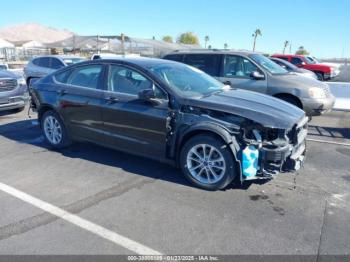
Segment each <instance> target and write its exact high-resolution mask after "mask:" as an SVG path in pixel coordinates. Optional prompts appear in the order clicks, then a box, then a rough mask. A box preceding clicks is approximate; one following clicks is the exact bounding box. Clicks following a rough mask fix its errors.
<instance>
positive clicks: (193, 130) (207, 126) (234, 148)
mask: <svg viewBox="0 0 350 262" xmlns="http://www.w3.org/2000/svg"><path fill="white" fill-rule="evenodd" d="M198 135H210V136H213V137H215V138H217V139H220V140H221V141H222V142H224V143H225V144H226V145H227V146H228V147H229V148H230V151H231V153H232V156H233V157H234V160H235V162H236V163H237V165H236V169H237V170H236V171H237V172H238V173H237V174H238V175H239V177H240V179H241V181H242V170H241V161H240V157H239V152H240V151H241V147H240V145H239V143H238V141H237V139H236V137H235V136H233V135H231V134H230V133H229V132H228V130H227V129H225V128H224V127H222V126H220V125H217V124H212V123H202V124H199V125H194V126H191V127H190V128H188V129H186V131H184V132H183V133H182V134H181V137H180V138H179V139H178V141H177V153H176V165H177V166H178V167H179V166H180V154H181V151H182V148H183V146H184V145H185V144H186V142H187V141H189V140H190V139H191V138H193V137H195V136H198Z"/></svg>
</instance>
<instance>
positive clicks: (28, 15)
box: [0, 0, 350, 58]
mask: <svg viewBox="0 0 350 262" xmlns="http://www.w3.org/2000/svg"><path fill="white" fill-rule="evenodd" d="M1 11H2V12H1V16H0V27H3V26H9V25H13V24H21V23H27V22H36V23H41V24H43V25H47V26H52V27H57V28H61V29H62V28H66V29H69V30H71V31H73V32H75V33H77V34H81V35H90V34H91V35H95V34H100V35H103V34H112V35H116V34H120V33H125V34H126V35H129V36H133V37H140V38H152V36H155V37H156V38H157V39H160V38H161V37H162V36H164V35H171V36H173V37H174V38H176V37H177V36H178V35H179V34H180V33H181V32H185V31H192V32H194V33H196V34H197V35H198V36H199V38H200V40H201V43H202V44H204V36H205V35H209V37H210V43H209V44H210V45H212V46H213V47H215V48H223V46H224V43H227V44H228V45H229V48H236V49H251V48H252V40H253V38H252V33H253V31H254V30H255V29H256V28H260V29H261V31H262V34H263V35H262V37H261V38H259V39H258V42H257V49H258V50H259V51H264V52H282V49H283V43H284V41H285V40H289V41H290V42H291V43H292V51H293V52H295V49H296V48H297V47H299V46H301V45H303V46H304V47H305V48H306V49H307V50H309V51H311V52H312V54H313V55H315V56H317V57H321V58H322V57H342V56H347V57H350V0H317V1H316V0H280V1H278V0H239V1H238V0H215V1H213V0H100V1H96V0H94V1H92V0H56V1H50V0H45V1H44V0H22V1H20V0H10V1H1Z"/></svg>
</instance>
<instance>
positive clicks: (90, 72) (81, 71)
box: [56, 65, 102, 89]
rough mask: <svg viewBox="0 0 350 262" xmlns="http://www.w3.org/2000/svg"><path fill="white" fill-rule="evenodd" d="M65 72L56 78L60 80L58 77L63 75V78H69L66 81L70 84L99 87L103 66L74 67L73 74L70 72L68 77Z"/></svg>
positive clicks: (92, 87)
mask: <svg viewBox="0 0 350 262" xmlns="http://www.w3.org/2000/svg"><path fill="white" fill-rule="evenodd" d="M65 72H67V71H65ZM65 72H63V73H62V75H61V76H60V74H58V75H57V76H56V80H58V79H57V78H59V77H62V78H63V79H64V78H66V79H67V81H65V83H66V84H68V85H74V86H81V87H86V88H91V89H97V88H98V83H99V79H100V75H101V72H102V66H101V65H88V66H83V67H78V68H76V69H74V70H73V71H72V73H71V74H69V76H68V78H67V77H65V76H64V73H65ZM68 72H70V71H68Z"/></svg>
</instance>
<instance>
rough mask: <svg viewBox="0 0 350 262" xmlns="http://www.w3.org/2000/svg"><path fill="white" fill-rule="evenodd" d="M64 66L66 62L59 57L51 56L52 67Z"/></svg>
mask: <svg viewBox="0 0 350 262" xmlns="http://www.w3.org/2000/svg"><path fill="white" fill-rule="evenodd" d="M62 67H64V64H63V63H62V62H61V61H60V60H58V59H57V58H51V68H53V69H59V68H62Z"/></svg>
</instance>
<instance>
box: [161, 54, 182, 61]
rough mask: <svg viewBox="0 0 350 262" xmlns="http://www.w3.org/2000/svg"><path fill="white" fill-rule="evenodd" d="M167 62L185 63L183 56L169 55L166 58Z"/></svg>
mask: <svg viewBox="0 0 350 262" xmlns="http://www.w3.org/2000/svg"><path fill="white" fill-rule="evenodd" d="M164 59H166V60H172V61H176V62H182V61H183V55H167V56H165V57H164Z"/></svg>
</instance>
